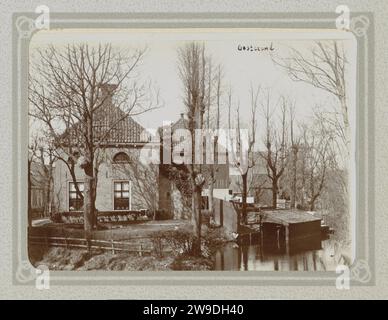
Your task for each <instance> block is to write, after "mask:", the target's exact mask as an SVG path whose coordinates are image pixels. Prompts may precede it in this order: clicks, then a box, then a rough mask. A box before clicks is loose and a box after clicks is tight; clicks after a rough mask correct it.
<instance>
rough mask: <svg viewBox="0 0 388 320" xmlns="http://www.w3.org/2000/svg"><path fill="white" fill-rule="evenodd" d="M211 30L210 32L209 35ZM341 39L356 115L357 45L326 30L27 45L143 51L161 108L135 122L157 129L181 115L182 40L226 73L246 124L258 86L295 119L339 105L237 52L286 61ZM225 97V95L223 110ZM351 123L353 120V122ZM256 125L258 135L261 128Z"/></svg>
mask: <svg viewBox="0 0 388 320" xmlns="http://www.w3.org/2000/svg"><path fill="white" fill-rule="evenodd" d="M213 31H214V30H213ZM330 39H337V40H340V41H341V42H342V43H343V45H344V48H345V50H346V54H347V57H348V60H349V71H350V72H349V74H348V79H347V80H348V81H347V82H348V83H347V85H348V91H349V92H348V97H349V101H348V102H349V108H350V110H351V111H352V110H354V106H355V100H354V88H355V85H354V83H355V78H353V77H354V75H355V73H354V72H353V70H354V68H355V65H354V61H355V57H356V56H355V54H356V53H355V52H356V51H355V50H356V47H355V41H354V39H353V38H352V36H351V34H350V33H346V32H341V31H336V30H333V31H332V32H327V31H319V30H317V31H303V30H300V31H293V32H291V31H286V30H283V31H275V30H272V31H271V30H270V31H261V30H250V31H248V30H246V29H241V30H237V31H235V30H234V31H230V30H222V31H217V32H209V30H201V31H198V30H167V31H161V30H152V29H150V30H94V31H90V30H72V31H69V30H65V31H63V30H49V31H40V32H38V33H37V34H36V35H35V36H34V37H33V39H32V41H31V46H30V49H31V51H30V52H31V53H32V52H33V51H34V49H35V48H37V47H40V48H42V47H44V46H46V45H48V44H54V45H59V46H60V45H66V44H71V43H79V42H88V43H89V44H91V45H93V44H98V43H112V45H113V46H117V47H119V48H122V49H124V50H131V48H142V47H147V54H146V55H145V57H144V59H143V61H142V64H141V69H140V71H141V75H142V77H143V78H144V79H150V80H152V82H153V83H154V84H155V86H156V87H158V88H159V90H160V98H161V100H162V101H163V102H164V107H163V108H161V109H158V110H154V111H152V112H149V113H147V114H144V115H142V116H141V117H138V119H137V120H138V121H139V122H140V123H141V124H142V125H143V126H144V127H146V128H157V127H159V126H161V125H162V123H163V121H175V120H177V119H178V118H179V114H180V113H181V112H183V111H184V107H183V103H182V92H183V91H182V86H181V80H180V78H179V73H178V65H177V60H178V58H177V49H178V48H179V47H181V46H182V45H184V43H185V42H186V41H192V40H200V41H204V43H205V45H206V51H207V53H208V54H210V55H211V56H212V61H214V62H216V63H220V64H221V65H222V67H223V73H224V78H223V81H224V91H225V93H226V91H227V90H228V88H229V87H231V88H232V91H233V99H234V104H235V105H237V101H239V103H240V110H241V111H240V113H241V117H242V121H243V122H245V123H248V119H249V107H250V97H249V89H250V86H251V85H253V86H254V87H256V86H260V87H261V88H262V93H264V91H266V90H267V89H270V91H271V96H272V97H273V100H274V101H275V100H277V99H278V97H279V95H283V96H285V97H287V98H289V99H291V100H293V101H295V104H296V113H297V116H298V118H299V119H308V118H309V117H311V115H312V108H313V107H314V106H315V105H321V106H323V107H326V108H331V106H332V105H333V104H335V103H337V101H336V100H335V99H334V97H332V96H331V95H329V94H328V93H326V92H324V91H322V90H320V89H316V88H314V87H312V86H311V85H309V84H305V83H302V82H294V81H292V80H291V79H290V78H289V77H288V76H287V74H286V73H285V72H284V70H282V69H281V68H280V67H279V66H276V65H275V64H274V63H273V62H272V60H271V58H270V56H269V53H268V52H258V51H254V52H248V51H239V50H238V46H239V45H242V46H243V45H245V46H250V45H252V46H254V47H257V46H258V47H265V46H271V45H272V47H273V48H274V51H273V52H274V54H279V55H281V56H286V55H287V52H288V50H289V49H288V47H293V48H296V49H298V50H301V51H302V52H306V53H307V52H308V50H309V49H310V48H311V47H312V45H313V44H314V41H316V40H320V41H327V40H330ZM226 101H227V97H226V95H225V96H224V100H223V102H224V108H225V109H224V110H226ZM351 119H352V117H351ZM222 120H223V121H225V122H226V121H227V115H226V112H223V118H222ZM260 120H261V118H259V122H258V127H259V128H258V134H259V135H260V130H261V128H262V127H263V126H261V123H260Z"/></svg>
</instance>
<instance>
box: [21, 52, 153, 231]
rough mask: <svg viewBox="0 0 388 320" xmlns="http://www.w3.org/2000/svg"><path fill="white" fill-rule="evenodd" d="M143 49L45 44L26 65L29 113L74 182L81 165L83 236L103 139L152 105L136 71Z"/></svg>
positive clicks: (90, 222)
mask: <svg viewBox="0 0 388 320" xmlns="http://www.w3.org/2000/svg"><path fill="white" fill-rule="evenodd" d="M144 52H145V51H144V50H135V51H134V52H131V53H123V52H121V51H119V50H116V49H114V48H113V47H112V46H111V45H110V44H106V45H98V46H96V47H95V46H89V45H88V44H73V45H68V46H66V47H54V46H49V47H48V48H46V49H44V50H38V51H37V52H36V53H35V54H36V55H37V57H36V59H35V60H34V61H33V63H32V67H31V69H30V76H29V101H30V115H31V116H33V117H35V118H36V119H38V120H40V121H41V124H42V128H43V129H44V130H46V131H47V134H49V135H50V137H51V139H52V141H53V144H54V145H55V146H56V149H57V153H58V154H57V156H58V158H59V159H61V160H63V161H64V162H65V163H66V165H67V166H68V168H69V171H70V174H71V176H72V177H73V180H74V182H76V177H75V174H74V168H75V166H76V164H79V165H80V167H81V168H82V169H83V172H84V181H85V188H84V193H83V195H82V197H83V200H84V206H83V211H84V229H85V231H86V234H87V235H90V232H91V230H92V229H93V228H95V227H96V216H95V211H96V210H95V209H96V208H95V200H96V186H97V177H98V167H99V163H100V162H101V157H100V156H101V154H102V153H103V152H101V151H102V150H103V149H104V148H105V146H106V144H105V142H106V141H107V139H109V136H110V134H111V132H112V130H113V129H114V128H115V127H116V126H117V124H118V123H120V121H123V120H124V119H126V118H128V117H129V116H130V115H135V114H140V113H143V112H146V111H148V110H150V109H152V108H154V107H155V105H154V101H153V99H151V98H150V95H149V89H150V88H149V87H147V86H146V85H145V84H143V83H140V80H139V75H138V73H137V69H138V67H139V65H140V62H141V60H142V58H143V56H144ZM113 92H115V101H114V102H113V101H112V96H113ZM151 92H152V91H151ZM115 108H116V109H115ZM107 115H114V116H111V117H108V118H107ZM75 186H76V188H77V187H78V186H77V183H75ZM77 192H78V193H79V194H80V195H81V192H80V190H79V189H78V188H77Z"/></svg>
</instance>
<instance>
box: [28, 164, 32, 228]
mask: <svg viewBox="0 0 388 320" xmlns="http://www.w3.org/2000/svg"><path fill="white" fill-rule="evenodd" d="M27 166H28V169H27V170H28V178H27V179H28V180H27V183H28V191H27V192H28V193H27V198H28V199H27V201H28V209H27V220H28V226H29V227H31V226H32V203H31V201H32V197H31V187H32V183H31V161H30V160H28V164H27Z"/></svg>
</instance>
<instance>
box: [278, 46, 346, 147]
mask: <svg viewBox="0 0 388 320" xmlns="http://www.w3.org/2000/svg"><path fill="white" fill-rule="evenodd" d="M272 58H273V61H274V62H275V63H276V64H278V65H280V66H281V67H283V68H285V70H286V71H287V73H288V74H289V75H290V77H291V79H293V80H295V81H303V82H306V83H309V84H311V85H313V86H315V87H317V88H320V89H322V90H325V91H326V92H329V93H331V94H332V95H334V96H335V97H336V98H337V99H338V102H339V106H340V110H338V109H337V110H334V112H333V114H334V117H333V121H334V127H335V128H336V132H337V134H338V136H339V137H340V138H341V140H342V141H343V143H344V144H345V146H346V148H347V152H348V154H349V139H350V134H349V130H350V129H349V127H350V126H349V113H348V104H347V103H348V101H347V95H346V82H345V72H346V65H347V62H348V61H347V59H346V55H345V50H344V48H343V46H341V45H340V44H338V43H337V41H331V42H316V43H315V45H314V46H313V48H312V49H311V52H310V54H305V53H303V52H301V51H298V50H296V49H291V55H290V56H289V57H287V58H279V57H275V56H274V55H273V56H272ZM338 114H339V115H340V117H338V116H337V115H338Z"/></svg>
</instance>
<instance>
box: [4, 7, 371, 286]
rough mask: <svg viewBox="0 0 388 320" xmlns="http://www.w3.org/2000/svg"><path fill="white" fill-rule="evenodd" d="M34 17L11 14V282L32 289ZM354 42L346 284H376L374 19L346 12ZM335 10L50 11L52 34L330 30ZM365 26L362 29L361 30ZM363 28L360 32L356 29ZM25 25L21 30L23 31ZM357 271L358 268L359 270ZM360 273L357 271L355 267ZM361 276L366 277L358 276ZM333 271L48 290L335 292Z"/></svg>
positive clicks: (141, 280) (71, 278) (99, 281)
mask: <svg viewBox="0 0 388 320" xmlns="http://www.w3.org/2000/svg"><path fill="white" fill-rule="evenodd" d="M36 17H37V15H36V14H34V13H32V12H22V13H14V14H13V31H12V38H13V44H12V46H13V48H12V49H13V65H12V68H13V78H12V86H13V93H12V95H13V96H12V100H13V118H12V125H13V128H12V142H13V146H14V148H13V153H12V159H13V175H12V178H13V187H12V193H13V199H12V200H13V233H12V234H13V236H12V245H13V271H14V277H13V283H14V284H29V283H35V278H36V269H35V268H34V267H33V266H32V265H31V263H30V262H29V260H28V252H27V215H26V212H27V201H26V199H27V187H26V186H27V155H28V148H27V147H28V99H27V94H28V90H27V88H28V62H29V53H28V52H29V51H28V49H29V43H30V40H31V38H32V36H33V34H34V33H35V32H37V31H38V30H37V29H36V28H35V25H34V20H35V19H36ZM351 17H352V18H351V29H350V31H351V32H353V34H355V36H356V40H357V87H356V177H357V184H356V188H357V191H356V208H355V209H356V210H355V212H356V220H355V221H356V224H355V235H356V241H355V242H356V243H355V249H356V251H355V252H356V256H355V261H354V263H353V265H352V267H351V271H352V274H353V275H355V276H353V277H351V285H375V251H374V249H375V247H374V246H375V239H374V235H375V234H374V228H375V224H374V222H375V198H374V179H375V176H374V170H375V169H374V165H375V149H374V135H375V132H374V123H375V118H374V112H375V110H374V24H373V23H374V16H373V13H371V12H354V13H352V14H351ZM336 18H337V15H336V14H335V13H334V12H332V13H331V12H315V13H311V12H306V13H288V12H285V13H233V14H232V13H54V12H50V28H53V29H54V28H63V29H66V28H85V29H94V28H120V29H121V28H137V29H146V28H271V29H284V28H287V29H304V28H308V29H335V21H336ZM365 21H367V22H368V23H367V24H365ZM360 24H361V26H360ZM23 26H27V28H24V27H23ZM360 266H361V267H360ZM360 268H361V269H360ZM360 274H364V275H365V274H366V275H367V276H361V277H360ZM337 276H338V275H337V274H336V273H335V271H311V272H310V271H303V272H295V271H287V272H285V271H249V272H241V271H201V272H198V271H151V272H150V271H50V284H51V285H60V284H66V285H85V284H89V285H91V284H96V285H112V284H116V285H186V286H187V285H242V286H256V285H276V286H278V285H279V286H287V285H289V286H311V285H314V286H315V285H321V286H322V285H325V286H334V285H335V281H336V278H337Z"/></svg>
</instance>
